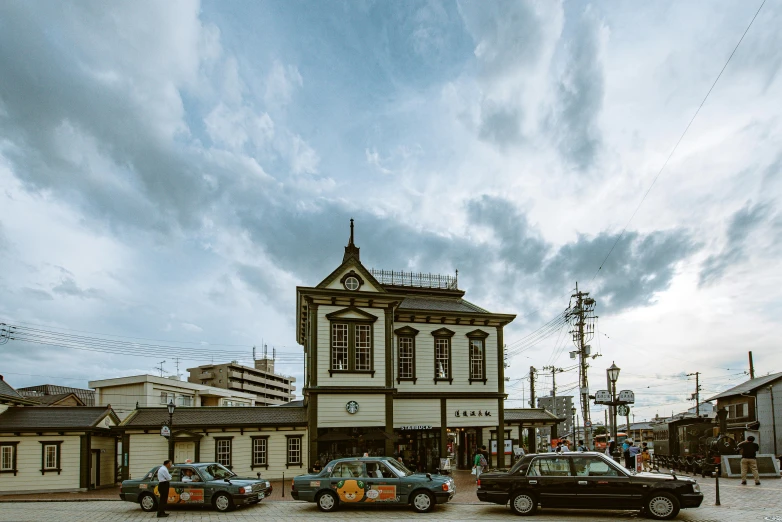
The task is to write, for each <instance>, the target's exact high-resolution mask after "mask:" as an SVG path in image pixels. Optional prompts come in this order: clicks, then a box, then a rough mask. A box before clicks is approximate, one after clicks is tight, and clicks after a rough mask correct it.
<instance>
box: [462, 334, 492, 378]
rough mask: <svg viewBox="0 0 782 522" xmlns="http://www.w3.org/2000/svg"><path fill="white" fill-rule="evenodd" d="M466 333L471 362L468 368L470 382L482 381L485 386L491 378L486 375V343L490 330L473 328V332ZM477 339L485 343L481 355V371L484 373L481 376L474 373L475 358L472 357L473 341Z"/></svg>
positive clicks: (468, 354)
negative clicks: (475, 375)
mask: <svg viewBox="0 0 782 522" xmlns="http://www.w3.org/2000/svg"><path fill="white" fill-rule="evenodd" d="M465 335H466V337H467V356H468V361H469V363H468V364H469V366H468V368H467V370H468V375H469V381H470V384H471V385H472V383H474V382H482V383H483V384H484V386H485V385H486V382H487V381H488V380H489V378H488V377H487V375H486V354H487V351H486V344H487V343H486V339H488V337H489V333H488V332H484V331H483V330H473V331H472V332H468V333H467V334H465ZM475 340H480V341H481V344H482V345H483V348H482V355H481V359H482V361H481V372H482V373H483V377H481V378H478V377H474V376H473V373H472V369H473V364H472V361H473V359H472V343H473V341H475Z"/></svg>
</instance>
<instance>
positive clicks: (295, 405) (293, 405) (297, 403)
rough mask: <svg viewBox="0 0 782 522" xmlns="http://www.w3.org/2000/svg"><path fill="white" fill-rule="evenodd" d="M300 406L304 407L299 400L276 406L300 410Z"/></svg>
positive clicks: (302, 402)
mask: <svg viewBox="0 0 782 522" xmlns="http://www.w3.org/2000/svg"><path fill="white" fill-rule="evenodd" d="M302 406H304V401H303V400H301V399H299V400H297V401H291V402H285V403H282V404H278V405H277V407H278V408H301V407H302Z"/></svg>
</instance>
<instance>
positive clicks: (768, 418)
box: [756, 382, 782, 455]
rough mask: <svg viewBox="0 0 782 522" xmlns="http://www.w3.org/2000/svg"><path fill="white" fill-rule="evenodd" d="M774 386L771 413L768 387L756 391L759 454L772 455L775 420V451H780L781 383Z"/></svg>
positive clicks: (781, 433)
mask: <svg viewBox="0 0 782 522" xmlns="http://www.w3.org/2000/svg"><path fill="white" fill-rule="evenodd" d="M773 386H774V390H773V391H774V411H773V412H772V411H771V392H770V391H769V389H768V386H764V387H763V388H761V389H760V390H758V391H757V397H758V399H757V404H758V413H757V415H758V421H760V428H759V432H758V440H757V441H756V442H757V443H758V445H759V446H760V453H769V454H772V455H773V454H774V419H772V415H773V416H774V417H775V418H776V424H777V426H776V428H777V429H776V432H777V444H776V446H777V451H782V382H777V383H776V384H774V385H773Z"/></svg>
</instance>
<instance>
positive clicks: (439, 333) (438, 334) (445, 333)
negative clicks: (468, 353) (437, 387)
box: [432, 328, 456, 384]
mask: <svg viewBox="0 0 782 522" xmlns="http://www.w3.org/2000/svg"><path fill="white" fill-rule="evenodd" d="M455 334H456V332H454V331H453V330H449V329H448V328H438V329H437V330H435V331H433V332H432V337H434V341H433V342H432V349H433V350H434V351H433V353H432V355H433V356H434V357H433V359H434V383H435V384H437V383H438V382H447V383H448V384H453V344H452V343H451V339H452V338H453V336H454V335H455ZM440 339H445V340H446V341H448V372H447V373H446V376H445V377H438V376H437V341H438V340H440Z"/></svg>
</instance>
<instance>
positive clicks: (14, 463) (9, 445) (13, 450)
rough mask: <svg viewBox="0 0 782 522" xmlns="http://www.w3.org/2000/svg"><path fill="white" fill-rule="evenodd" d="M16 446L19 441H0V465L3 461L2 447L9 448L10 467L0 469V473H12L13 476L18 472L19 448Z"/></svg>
mask: <svg viewBox="0 0 782 522" xmlns="http://www.w3.org/2000/svg"><path fill="white" fill-rule="evenodd" d="M17 446H19V441H12V442H0V466H2V463H3V461H2V458H3V454H2V451H3V449H5V448H11V467H10V468H8V469H0V473H13V474H14V477H15V476H16V474H17V473H18V472H19V468H18V467H17V462H18V453H19V448H18V447H17Z"/></svg>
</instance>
